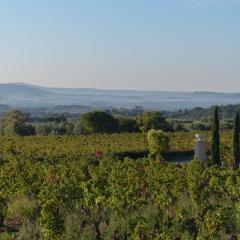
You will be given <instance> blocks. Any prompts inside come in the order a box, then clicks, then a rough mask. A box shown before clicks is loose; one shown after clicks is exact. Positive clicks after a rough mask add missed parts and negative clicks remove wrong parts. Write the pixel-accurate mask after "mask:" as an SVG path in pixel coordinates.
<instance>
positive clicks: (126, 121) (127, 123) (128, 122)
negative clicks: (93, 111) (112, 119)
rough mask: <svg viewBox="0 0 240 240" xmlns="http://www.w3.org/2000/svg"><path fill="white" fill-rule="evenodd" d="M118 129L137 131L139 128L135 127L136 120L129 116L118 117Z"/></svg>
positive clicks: (121, 130) (130, 131) (120, 130)
mask: <svg viewBox="0 0 240 240" xmlns="http://www.w3.org/2000/svg"><path fill="white" fill-rule="evenodd" d="M117 121H118V130H119V132H129V133H132V132H137V131H139V128H138V127H137V121H136V120H135V119H134V118H130V117H118V118H117Z"/></svg>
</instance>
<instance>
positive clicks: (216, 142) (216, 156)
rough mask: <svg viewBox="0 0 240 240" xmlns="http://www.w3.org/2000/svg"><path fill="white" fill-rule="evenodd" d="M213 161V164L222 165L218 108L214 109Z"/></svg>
mask: <svg viewBox="0 0 240 240" xmlns="http://www.w3.org/2000/svg"><path fill="white" fill-rule="evenodd" d="M211 160H212V163H213V164H216V165H219V166H220V165H221V160H220V134H219V117H218V107H215V108H214V113H213V120H212V149H211Z"/></svg>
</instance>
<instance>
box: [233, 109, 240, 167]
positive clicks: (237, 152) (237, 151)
mask: <svg viewBox="0 0 240 240" xmlns="http://www.w3.org/2000/svg"><path fill="white" fill-rule="evenodd" d="M239 124H240V123H239V113H238V112H237V113H236V116H235V121H234V130H233V161H232V168H233V169H237V168H238V167H239V163H240V145H239V131H240V126H239Z"/></svg>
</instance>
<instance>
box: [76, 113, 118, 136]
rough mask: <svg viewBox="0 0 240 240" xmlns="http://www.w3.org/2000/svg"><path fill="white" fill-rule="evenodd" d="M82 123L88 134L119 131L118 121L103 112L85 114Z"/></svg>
mask: <svg viewBox="0 0 240 240" xmlns="http://www.w3.org/2000/svg"><path fill="white" fill-rule="evenodd" d="M80 121H81V125H82V127H83V129H84V131H85V132H86V133H114V132H117V130H118V125H117V120H116V119H115V118H114V117H113V116H112V115H111V114H109V113H106V112H103V111H94V112H89V113H85V114H83V115H82V117H81V119H80Z"/></svg>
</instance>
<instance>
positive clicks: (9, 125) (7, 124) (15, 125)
mask: <svg viewBox="0 0 240 240" xmlns="http://www.w3.org/2000/svg"><path fill="white" fill-rule="evenodd" d="M28 118H29V116H28V114H25V113H22V112H21V111H19V110H11V111H9V112H8V113H7V115H6V116H5V118H4V134H6V135H20V136H28V135H34V134H35V129H34V128H33V126H31V125H30V124H27V121H28Z"/></svg>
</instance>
